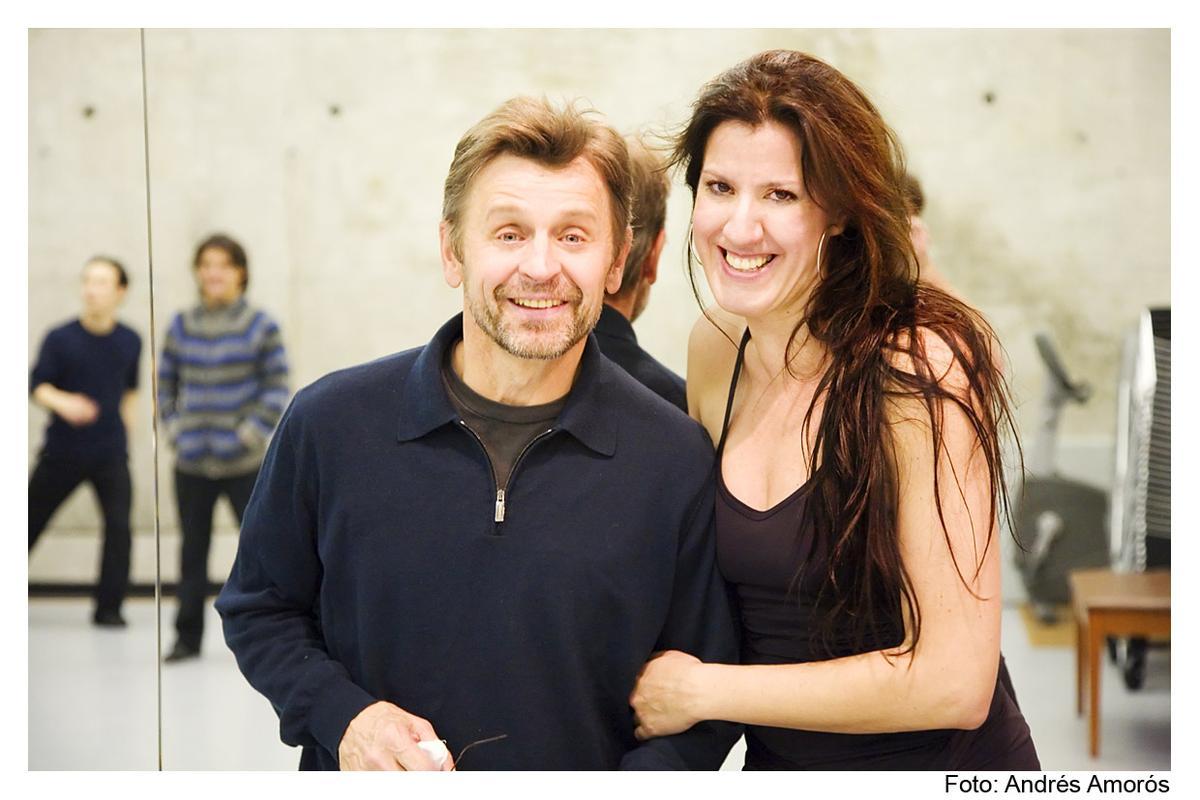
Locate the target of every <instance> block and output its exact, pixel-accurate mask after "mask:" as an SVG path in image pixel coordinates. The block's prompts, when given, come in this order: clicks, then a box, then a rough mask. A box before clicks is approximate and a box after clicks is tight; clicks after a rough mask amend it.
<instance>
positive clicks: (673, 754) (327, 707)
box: [216, 315, 740, 770]
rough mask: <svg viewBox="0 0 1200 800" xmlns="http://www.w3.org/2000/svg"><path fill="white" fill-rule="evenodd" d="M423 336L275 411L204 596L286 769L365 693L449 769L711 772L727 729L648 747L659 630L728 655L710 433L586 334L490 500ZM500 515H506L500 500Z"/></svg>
mask: <svg viewBox="0 0 1200 800" xmlns="http://www.w3.org/2000/svg"><path fill="white" fill-rule="evenodd" d="M460 338H462V318H461V315H460V316H458V317H455V318H454V319H453V320H451V321H450V322H448V323H447V324H446V325H445V326H443V327H442V329H441V330H439V331H438V333H437V334H436V336H435V337H434V339H433V340H432V341H431V342H430V343H429V345H427V346H425V347H423V348H418V349H415V350H409V351H407V352H403V353H399V354H397V355H393V356H389V357H387V358H383V359H380V360H378V361H374V362H371V363H369V364H365V365H362V366H358V367H353V368H351V369H347V370H342V371H340V372H336V373H333V374H331V375H328V376H326V377H325V378H322V379H321V380H319V381H317V382H316V383H314V384H312V385H311V386H309V387H307V388H305V389H304V390H302V391H301V392H300V393H299V394H298V395H297V396H296V398H295V399H294V400H293V402H292V404H291V406H290V407H289V408H288V410H287V412H286V413H285V414H284V417H283V420H282V422H281V423H280V427H279V430H278V432H277V433H276V435H275V437H274V439H273V440H272V443H271V446H270V449H269V450H268V452H267V456H266V460H265V461H264V462H263V465H262V470H261V472H260V474H259V477H258V483H257V484H256V486H255V489H254V494H253V497H252V498H251V500H250V504H249V507H248V508H247V509H246V514H245V518H244V520H243V524H242V533H241V540H240V542H239V545H238V554H237V559H236V562H235V563H234V566H233V571H232V574H231V575H230V576H229V579H228V580H227V581H226V582H225V587H224V589H223V591H222V592H221V595H220V597H219V598H218V600H217V604H216V605H217V610H218V611H219V612H220V614H221V617H222V620H223V623H224V630H225V640H226V642H227V643H228V644H229V647H230V648H231V649H232V650H233V652H234V654H235V655H236V657H237V661H238V665H239V667H240V668H241V670H242V672H243V673H244V674H245V675H246V677H247V679H248V680H249V681H250V683H251V685H253V686H254V687H255V688H256V689H257V690H258V691H260V692H262V693H263V694H264V695H265V696H266V697H267V698H268V699H269V700H270V701H271V704H272V705H273V706H274V708H275V710H276V712H277V713H278V714H279V718H280V730H281V736H282V739H283V741H284V742H286V743H288V744H291V745H300V746H302V747H303V748H304V750H303V754H302V756H301V760H300V766H301V769H336V768H337V750H338V745H339V743H340V741H341V738H342V734H343V733H344V732H345V729H346V726H347V725H348V724H349V723H350V721H351V720H352V719H353V718H354V717H355V716H356V715H357V714H358V713H359V712H360V711H361V710H362V709H364V708H365V707H366V706H368V705H370V704H371V703H373V702H375V701H376V700H387V701H389V702H391V703H395V704H396V705H398V706H400V707H401V708H403V709H405V710H407V711H409V712H412V713H414V714H417V715H419V716H422V717H424V718H426V719H428V720H429V721H430V722H431V723H432V724H433V726H434V728H435V730H437V732H438V735H439V736H441V737H442V738H444V739H446V740H447V742H448V745H449V748H450V750H451V752H452V753H454V754H455V755H457V754H458V753H459V752H460V751H462V749H463V748H464V747H466V746H467V745H468V744H470V743H471V742H474V741H476V740H480V739H485V738H490V737H493V736H500V735H504V736H505V738H504V739H502V740H500V741H496V742H492V743H488V744H483V745H480V746H479V747H477V748H474V749H472V750H471V751H470V752H468V753H467V754H466V755H465V756H464V757H463V758H462V760H461V762H460V765H459V766H460V767H461V768H462V769H535V770H536V769H613V768H618V767H620V768H625V769H689V768H691V769H715V768H717V767H718V766H720V764H721V761H722V760H723V759H724V757H725V755H726V753H727V752H728V750H729V748H730V747H731V746H732V744H733V742H734V741H735V740H736V738H737V736H738V734H739V732H740V731H739V729H738V728H737V727H736V726H733V725H730V724H727V723H717V722H708V723H702V724H700V725H697V726H695V727H693V728H692V729H691V730H689V731H687V732H685V733H683V734H679V735H676V736H671V737H664V738H661V739H655V740H652V741H650V742H649V743H646V744H643V745H639V743H638V742H637V741H636V740H635V739H634V736H633V728H634V725H633V721H632V713H631V711H630V709H629V705H628V697H629V694H630V692H631V690H632V689H633V685H634V682H635V679H636V676H637V673H638V670H639V669H640V668H641V666H642V665H643V663H644V662H645V661H646V659H647V658H649V656H650V655H651V653H653V652H654V651H655V650H660V649H668V648H673V649H679V650H684V651H687V652H690V653H693V654H695V655H697V656H698V657H700V658H701V659H703V660H705V661H719V662H727V663H733V662H735V661H736V659H737V643H736V636H735V628H734V623H733V618H732V616H731V613H730V610H729V606H728V598H727V595H726V590H725V587H724V584H723V582H722V580H721V578H720V576H719V574H718V572H717V570H716V564H715V547H714V541H713V533H712V517H713V502H714V484H713V470H712V464H713V455H712V445H711V443H710V442H709V440H708V438H707V436H706V435H705V434H704V432H703V430H702V429H701V428H700V427H699V426H698V425H697V424H696V423H695V422H693V421H692V420H690V419H688V418H687V417H686V416H685V415H684V414H682V413H680V412H679V410H678V409H676V408H674V407H673V406H672V405H671V404H670V403H668V402H666V401H665V400H662V399H661V398H659V397H658V396H657V395H655V394H654V393H652V392H651V391H650V390H648V389H646V388H645V387H643V386H642V385H641V384H639V383H638V382H637V381H635V380H634V379H633V378H631V377H630V376H629V375H628V374H626V373H625V372H624V371H623V370H622V369H621V368H620V367H618V366H616V365H615V364H613V363H612V362H610V361H609V360H608V359H606V358H604V357H603V356H602V355H601V354H600V351H599V348H598V346H597V344H596V342H595V339H594V338H592V337H589V340H588V342H587V345H586V347H585V349H584V353H583V357H582V362H581V366H580V370H579V372H578V375H577V377H576V380H575V384H574V386H573V387H572V390H571V392H570V395H569V397H568V399H567V403H566V405H565V407H564V409H563V412H562V414H561V416H560V417H559V420H558V422H557V423H556V424H555V425H554V427H553V429H552V431H551V432H549V433H547V434H544V435H542V436H541V437H539V438H538V439H537V440H535V441H534V442H533V443H532V444H531V445H530V446H529V447H528V448H527V449H526V450H525V451H524V453H523V454H522V455H521V457H520V458H519V459H518V461H517V463H516V465H515V467H514V469H513V472H512V476H511V478H510V481H509V484H508V490H507V496H506V497H505V498H504V503H503V505H504V510H503V514H500V513H499V511H500V509H499V508H498V505H499V503H498V501H497V497H496V494H497V489H496V485H495V482H494V479H493V477H492V471H491V469H490V465H489V462H488V459H487V455H486V453H485V451H484V449H483V447H482V445H481V444H480V443H479V441H478V440H477V439H476V438H475V437H474V436H473V435H472V433H471V431H469V430H468V429H465V428H464V426H463V423H462V422H461V420H460V419H459V418H458V415H457V414H456V413H455V410H454V407H453V406H452V405H451V403H450V400H449V399H448V398H447V396H446V392H445V388H444V386H443V383H442V379H441V375H440V369H441V364H442V359H443V355H444V353H445V351H446V349H447V348H448V347H450V346H452V345H453V344H454V343H455V342H456V341H457V340H458V339H460ZM501 516H502V517H503V521H497V520H498V518H500V517H501Z"/></svg>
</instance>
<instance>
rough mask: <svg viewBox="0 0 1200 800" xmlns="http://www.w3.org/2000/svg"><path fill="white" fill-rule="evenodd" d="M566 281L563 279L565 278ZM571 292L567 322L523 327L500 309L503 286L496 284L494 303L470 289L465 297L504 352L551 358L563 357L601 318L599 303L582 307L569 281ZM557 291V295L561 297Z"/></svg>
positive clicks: (473, 314)
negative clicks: (558, 331)
mask: <svg viewBox="0 0 1200 800" xmlns="http://www.w3.org/2000/svg"><path fill="white" fill-rule="evenodd" d="M564 280H565V279H564ZM570 287H571V294H572V295H574V297H573V298H572V299H570V300H568V301H567V302H568V303H569V304H570V305H571V319H570V324H569V325H566V326H561V323H557V322H555V323H551V324H549V325H543V324H541V323H536V322H534V323H529V324H526V325H522V326H519V327H518V326H516V325H512V324H511V322H510V318H507V317H506V316H505V315H504V312H503V308H504V306H505V305H506V304H507V303H508V299H507V297H506V296H505V295H504V293H503V289H504V287H498V288H497V289H496V290H495V292H494V295H493V303H492V304H489V303H487V302H484V301H483V299H482V298H480V297H476V296H475V295H474V294H473V293H472V292H470V291H466V292H464V294H465V296H466V299H467V310H468V312H470V314H471V317H472V318H473V319H474V320H475V324H476V325H477V326H479V329H480V330H482V331H483V332H484V333H485V334H487V336H488V338H489V339H491V340H492V341H493V342H495V343H496V344H497V345H498V346H499V347H500V348H501V349H502V350H504V351H505V352H506V353H508V354H510V355H513V356H516V357H517V358H527V359H537V360H542V361H553V360H554V359H556V358H560V357H562V356H563V355H564V354H565V353H566V352H567V351H568V350H570V349H571V348H572V347H574V346H575V345H576V344H578V343H579V342H580V341H581V340H582V339H583V338H584V337H586V336H587V335H588V334H589V333H591V331H592V328H594V327H595V326H596V321H597V320H599V319H600V307H601V305H602V303H596V304H595V308H590V309H589V308H584V306H583V293H582V292H581V291H580V290H579V287H577V286H575V284H574V283H570ZM562 294H563V293H561V292H559V293H557V295H556V296H562ZM560 326H561V332H560V333H559V334H558V335H557V336H554V337H553V338H547V337H546V335H545V334H547V333H549V332H551V331H554V330H556V329H558V328H559V327H560Z"/></svg>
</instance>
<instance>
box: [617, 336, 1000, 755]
mask: <svg viewBox="0 0 1200 800" xmlns="http://www.w3.org/2000/svg"><path fill="white" fill-rule="evenodd" d="M926 338H927V342H926V345H927V347H928V349H929V355H930V361H931V363H932V364H933V365H934V368H935V369H937V368H938V364H939V363H940V364H942V365H943V368H942V371H945V372H947V374H946V375H945V377H944V378H943V379H942V384H943V386H946V387H947V388H952V389H954V390H955V391H956V392H958V393H959V396H965V395H966V389H965V386H966V380H965V377H964V376H963V374H962V371H961V369H960V368H959V367H958V366H957V365H954V366H953V367H950V365H951V357H950V354H949V349H948V348H947V347H946V346H945V344H944V343H943V342H941V341H940V340H938V339H937V338H936V337H932V336H930V337H926ZM947 368H948V369H947ZM935 412H937V413H940V414H941V416H942V420H941V427H942V434H943V442H942V445H943V451H942V453H941V454H940V457H939V458H937V459H935V458H934V453H933V439H932V434H931V432H930V425H929V413H928V411H927V410H926V409H925V407H924V406H923V404H921V403H920V402H916V401H908V400H905V401H901V402H897V403H895V404H894V406H893V414H892V418H893V421H894V431H895V440H894V441H895V455H896V464H897V469H898V472H899V477H900V487H899V495H900V505H899V525H900V531H899V535H900V545H901V555H902V558H903V561H904V566H905V568H906V569H907V571H908V573H909V576H910V577H911V580H912V584H913V587H914V590H915V594H916V597H917V600H918V603H919V605H920V611H921V620H922V626H921V636H920V640H919V642H918V645H917V648H916V649H915V650H914V651H913V652H911V653H909V654H906V655H902V656H892V657H891V658H890V660H889V658H887V657H886V656H887V651H875V652H871V653H864V654H861V655H856V656H850V657H846V658H839V659H834V660H830V661H823V662H814V663H805V664H786V665H778V666H775V665H762V666H758V665H749V666H734V665H724V664H701V663H700V662H698V661H696V660H695V659H692V658H691V657H690V656H687V655H685V654H682V653H675V652H671V653H667V654H664V655H663V656H661V657H659V658H658V659H655V660H653V661H651V662H650V663H648V664H647V665H646V667H645V669H644V670H643V674H642V677H641V679H640V680H639V683H638V686H637V688H636V689H635V691H634V695H633V696H632V698H631V703H632V704H633V706H634V710H635V712H636V714H637V718H638V720H639V723H640V727H639V729H638V734H639V736H658V735H662V734H664V733H669V732H672V731H673V730H675V729H677V728H678V726H681V725H682V726H683V727H685V728H686V727H687V726H688V725H691V724H693V723H694V722H695V721H696V720H700V719H721V720H729V721H735V722H744V723H747V724H755V725H769V726H775V727H784V728H798V729H805V730H817V731H833V732H844V733H880V732H892V731H905V730H926V729H935V728H968V729H969V728H975V727H978V726H979V725H980V724H982V722H983V720H984V719H985V718H986V715H987V710H988V707H989V703H990V701H991V697H992V692H993V689H994V686H995V681H996V670H997V667H998V663H999V646H1000V596H999V594H1000V561H999V555H998V550H999V547H998V544H997V543H996V542H990V543H989V535H991V536H993V537H994V536H995V531H994V520H993V519H992V518H991V516H990V515H991V503H990V496H989V490H990V487H989V481H988V472H987V466H986V462H985V461H984V459H983V456H982V454H981V453H980V452H979V450H978V447H977V444H978V442H977V439H976V437H975V435H974V432H973V431H972V429H971V426H970V423H969V422H968V420H967V417H966V415H965V414H964V413H963V412H962V411H961V410H960V409H958V408H957V406H955V405H954V404H953V403H952V402H942V403H941V404H940V405H938V406H935ZM935 462H936V465H937V481H938V485H939V488H940V493H941V507H942V512H943V515H944V517H945V521H946V531H945V532H943V528H942V524H941V522H940V521H939V518H938V511H937V504H936V502H935V495H934V465H935ZM960 487H961V488H960ZM947 540H949V541H948V542H947ZM947 545H949V546H947ZM985 546H986V547H987V550H986V555H985V550H984V548H985ZM981 558H982V564H981V563H980V562H981ZM955 562H957V567H956V563H955ZM977 568H978V571H977ZM960 571H961V575H962V577H961V578H960V574H959V573H960ZM964 580H965V585H964Z"/></svg>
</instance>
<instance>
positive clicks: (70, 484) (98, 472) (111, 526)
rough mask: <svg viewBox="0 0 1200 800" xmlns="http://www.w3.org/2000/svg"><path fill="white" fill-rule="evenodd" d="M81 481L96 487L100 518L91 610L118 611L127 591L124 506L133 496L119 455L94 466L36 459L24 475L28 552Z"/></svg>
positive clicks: (127, 539)
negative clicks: (26, 481)
mask: <svg viewBox="0 0 1200 800" xmlns="http://www.w3.org/2000/svg"><path fill="white" fill-rule="evenodd" d="M84 481H88V482H89V483H91V484H92V488H93V489H95V490H96V498H97V499H98V500H99V501H100V512H101V514H102V515H103V516H104V545H103V546H102V548H101V551H100V579H99V580H98V581H97V582H96V591H95V600H96V611H97V612H102V611H104V612H107V611H120V610H121V603H122V602H124V600H125V594H126V592H128V590H129V549H130V533H129V509H130V505H131V503H132V500H133V486H132V484H131V483H130V480H129V465H128V464H127V463H126V460H125V457H124V456H121V457H119V458H114V459H110V460H108V461H101V462H98V463H94V464H81V463H79V462H76V461H74V460H67V459H55V458H45V457H42V458H39V459H38V462H37V466H36V467H34V469H33V474H32V475H31V476H30V477H29V550H30V552H32V551H33V546H34V545H35V544H37V540H38V537H40V536H41V535H42V531H44V530H45V529H46V524H47V523H49V522H50V518H51V517H53V516H54V512H55V511H57V510H58V508H59V506H61V505H62V504H63V501H64V500H66V499H67V498H68V497H69V496H70V495H71V493H72V492H73V491H75V489H76V488H78V487H79V484H81V483H83V482H84Z"/></svg>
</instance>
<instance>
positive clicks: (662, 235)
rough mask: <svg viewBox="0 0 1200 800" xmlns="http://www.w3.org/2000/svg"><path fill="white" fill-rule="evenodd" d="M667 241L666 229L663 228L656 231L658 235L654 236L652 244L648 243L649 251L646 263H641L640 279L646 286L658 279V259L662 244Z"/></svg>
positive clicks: (651, 284)
mask: <svg viewBox="0 0 1200 800" xmlns="http://www.w3.org/2000/svg"><path fill="white" fill-rule="evenodd" d="M666 243H667V229H666V228H663V229H662V230H661V231H659V232H658V236H655V237H654V244H652V245H650V252H649V253H646V263H644V264H642V280H643V281H645V282H646V285H647V286H653V285H654V282H655V281H656V280H658V259H659V257H660V256H661V255H662V251H663V245H665V244H666Z"/></svg>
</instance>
